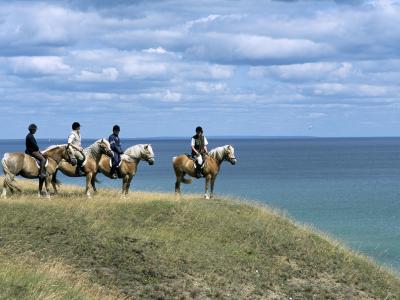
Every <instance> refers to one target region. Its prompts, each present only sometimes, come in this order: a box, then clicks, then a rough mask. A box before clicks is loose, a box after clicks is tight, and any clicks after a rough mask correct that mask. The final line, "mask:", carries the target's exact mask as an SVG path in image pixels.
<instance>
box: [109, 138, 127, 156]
mask: <svg viewBox="0 0 400 300" xmlns="http://www.w3.org/2000/svg"><path fill="white" fill-rule="evenodd" d="M108 141H109V142H110V146H111V150H112V151H114V153H118V154H122V153H124V151H122V148H121V141H120V139H119V136H118V135H115V134H112V135H110V136H109V138H108Z"/></svg>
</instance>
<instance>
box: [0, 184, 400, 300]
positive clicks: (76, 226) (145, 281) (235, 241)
mask: <svg viewBox="0 0 400 300" xmlns="http://www.w3.org/2000/svg"><path fill="white" fill-rule="evenodd" d="M19 184H20V185H21V186H23V189H24V191H25V192H24V194H23V195H20V196H18V197H12V198H10V199H7V200H1V201H0V251H1V253H0V266H6V268H5V269H6V270H10V271H9V272H11V273H4V272H3V273H1V272H0V289H3V290H6V291H8V292H9V293H13V292H14V293H17V292H18V293H20V294H18V295H19V296H18V297H15V298H24V297H25V299H29V298H30V297H29V296H31V295H32V290H34V291H35V292H37V293H39V292H42V291H43V290H46V289H45V287H57V288H54V289H53V288H51V289H49V290H47V291H46V293H48V294H35V297H34V298H37V299H96V298H107V297H109V299H114V298H118V299H119V298H124V297H128V298H139V299H142V298H152V299H153V298H159V299H164V298H165V299H170V298H180V299H185V298H199V299H202V298H240V299H243V298H247V299H288V298H292V299H351V298H354V299H398V298H400V280H399V278H398V277H397V276H396V275H394V274H393V273H391V272H389V271H387V270H386V269H384V268H381V267H379V266H377V265H376V264H375V263H373V262H372V261H371V260H369V259H367V258H365V257H362V256H360V255H357V254H354V253H353V252H351V251H349V250H348V249H346V248H344V247H342V246H341V245H340V243H338V242H332V241H331V240H329V239H327V238H326V237H325V236H323V235H322V234H317V233H315V231H313V230H310V229H309V228H306V227H304V226H299V225H296V224H295V223H294V222H293V221H291V220H289V219H288V218H286V217H283V216H282V215H281V214H280V213H279V212H276V211H272V210H270V209H268V208H265V207H260V206H258V205H255V204H245V203H242V202H238V201H232V200H228V199H216V200H207V201H205V200H203V199H201V197H200V196H199V195H189V196H186V197H184V198H182V199H179V200H178V199H176V198H175V196H174V195H173V194H165V193H144V192H133V193H131V194H130V195H129V196H128V197H126V198H121V196H120V194H119V193H118V192H117V191H116V190H112V189H108V190H102V191H100V192H99V194H98V195H96V196H94V197H93V198H92V199H90V200H88V199H87V198H86V197H85V196H83V189H82V188H80V187H75V186H62V188H61V191H62V193H61V194H60V195H58V196H56V197H54V198H52V199H50V200H49V199H38V198H37V197H36V193H35V190H36V184H35V183H33V182H25V181H24V182H22V181H20V183H19ZM9 262H10V263H9ZM14 262H17V263H14ZM27 265H32V266H35V269H36V271H35V272H33V271H32V270H31V269H29V268H27V267H26V266H27ZM13 268H14V269H13ZM13 272H14V273H13ZM2 274H7V275H6V276H3V275H2ZM10 274H14V275H12V276H11V275H10ZM7 278H14V279H13V280H14V281H10V280H7ZM27 278H29V280H28V279H27ZM13 282H18V284H17V285H16V284H14V283H13ZM21 282H22V283H21ZM24 284H25V285H26V286H25V288H22V289H20V288H18V287H17V286H24ZM0 291H1V290H0ZM21 291H22V292H21ZM24 293H25V294H24ZM0 294H1V293H0ZM10 295H12V294H10ZM0 297H1V296H0ZM10 298H12V297H10Z"/></svg>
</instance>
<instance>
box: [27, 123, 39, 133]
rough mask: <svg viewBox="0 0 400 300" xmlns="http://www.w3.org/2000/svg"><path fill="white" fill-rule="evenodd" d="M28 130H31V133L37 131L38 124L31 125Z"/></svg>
mask: <svg viewBox="0 0 400 300" xmlns="http://www.w3.org/2000/svg"><path fill="white" fill-rule="evenodd" d="M28 130H29V131H31V130H37V126H36V124H34V123H32V124H30V125H29V127H28Z"/></svg>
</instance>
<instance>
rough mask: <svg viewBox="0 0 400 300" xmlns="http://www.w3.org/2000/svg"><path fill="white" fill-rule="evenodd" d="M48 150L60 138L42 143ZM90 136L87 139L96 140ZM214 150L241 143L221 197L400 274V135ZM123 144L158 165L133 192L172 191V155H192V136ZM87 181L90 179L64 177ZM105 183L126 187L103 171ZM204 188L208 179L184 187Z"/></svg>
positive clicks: (4, 145)
mask: <svg viewBox="0 0 400 300" xmlns="http://www.w3.org/2000/svg"><path fill="white" fill-rule="evenodd" d="M38 142H39V144H40V146H41V147H42V148H45V147H47V146H48V145H51V144H58V143H63V142H64V141H61V140H50V141H49V140H39V141H38ZM91 142H93V141H90V140H86V141H84V145H89V144H90V143H91ZM209 142H210V145H209V149H211V148H214V147H218V146H221V145H225V144H231V145H233V146H234V147H235V151H236V156H237V159H238V161H237V164H236V165H234V166H233V165H231V164H230V163H228V162H225V163H224V164H223V165H222V168H221V172H220V174H219V176H218V178H217V181H216V184H215V193H216V195H224V196H234V197H241V198H244V199H247V200H254V201H257V202H260V203H265V204H268V205H270V206H272V207H275V208H278V209H280V210H283V211H284V212H286V213H287V214H288V215H290V216H292V217H293V218H294V219H295V220H297V221H299V222H301V223H306V224H310V225H312V226H314V227H315V228H317V229H319V230H322V231H324V232H327V233H328V234H329V235H330V236H331V237H333V238H335V239H338V240H340V241H343V242H344V243H345V244H346V245H348V246H350V247H351V248H352V249H355V250H357V251H359V252H361V253H363V254H366V255H368V256H371V257H373V258H374V259H375V260H377V261H378V262H381V263H384V264H386V265H388V266H390V267H393V268H394V269H395V270H397V271H399V272H400V138H293V139H291V138H282V139H279V138H263V139H261V138H259V139H238V138H225V139H221V138H209ZM122 143H123V146H124V148H127V147H128V146H131V145H134V144H139V143H151V144H152V146H153V150H154V152H155V158H156V163H155V164H154V165H153V166H149V165H148V164H147V163H145V162H141V163H140V165H139V169H138V174H137V176H136V177H135V178H134V180H133V182H132V186H131V189H138V190H146V191H163V192H171V193H172V192H173V190H174V182H175V177H174V172H173V170H172V162H171V160H172V157H173V156H174V155H177V154H180V153H185V152H189V150H190V149H189V140H185V139H165V140H162V139H132V140H122ZM23 150H24V141H23V140H0V156H1V157H2V156H3V153H4V152H12V151H23ZM59 179H61V180H62V181H63V182H65V183H73V184H79V185H81V186H82V187H83V186H84V179H83V178H68V177H65V176H63V175H62V176H60V177H59ZM99 179H100V180H101V181H102V183H101V184H99V185H98V187H99V188H101V187H118V188H120V186H121V181H120V180H111V179H108V178H106V177H104V176H102V175H100V176H99ZM182 189H183V193H185V192H186V193H203V192H204V180H194V182H193V184H191V185H183V186H182Z"/></svg>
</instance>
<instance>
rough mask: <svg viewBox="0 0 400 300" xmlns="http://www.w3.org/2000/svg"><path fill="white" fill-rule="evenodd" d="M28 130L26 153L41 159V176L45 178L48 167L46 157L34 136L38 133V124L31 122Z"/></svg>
mask: <svg viewBox="0 0 400 300" xmlns="http://www.w3.org/2000/svg"><path fill="white" fill-rule="evenodd" d="M28 130H29V133H28V134H27V136H26V138H25V146H26V150H25V153H26V154H28V155H30V156H32V157H34V158H36V159H37V160H38V161H39V163H40V171H39V178H41V179H43V178H45V177H46V169H45V164H46V158H45V157H44V156H43V154H42V153H41V152H40V150H39V146H38V144H37V142H36V139H35V137H34V134H35V133H36V130H37V126H36V124H30V125H29V127H28Z"/></svg>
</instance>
